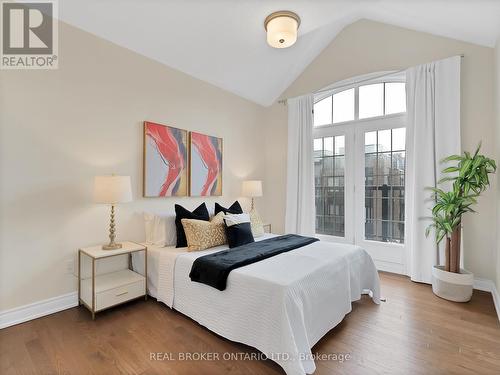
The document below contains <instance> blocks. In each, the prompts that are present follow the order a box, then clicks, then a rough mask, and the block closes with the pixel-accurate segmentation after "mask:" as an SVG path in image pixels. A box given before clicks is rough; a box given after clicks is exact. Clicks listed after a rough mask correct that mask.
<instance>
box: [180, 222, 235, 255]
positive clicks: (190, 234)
mask: <svg viewBox="0 0 500 375" xmlns="http://www.w3.org/2000/svg"><path fill="white" fill-rule="evenodd" d="M181 222H182V227H183V228H184V232H185V233H186V239H187V244H188V251H199V250H205V249H209V248H211V247H215V246H219V245H224V244H225V243H227V239H226V231H225V227H224V213H223V212H219V213H218V214H217V215H215V216H214V217H213V218H212V220H210V221H205V220H195V219H182V220H181Z"/></svg>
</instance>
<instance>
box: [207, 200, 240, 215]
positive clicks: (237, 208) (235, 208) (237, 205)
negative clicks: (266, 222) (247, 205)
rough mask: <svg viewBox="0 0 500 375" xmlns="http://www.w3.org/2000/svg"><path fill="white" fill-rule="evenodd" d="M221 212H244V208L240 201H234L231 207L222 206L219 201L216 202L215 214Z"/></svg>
mask: <svg viewBox="0 0 500 375" xmlns="http://www.w3.org/2000/svg"><path fill="white" fill-rule="evenodd" d="M219 212H224V214H242V213H243V209H242V208H241V206H240V202H238V201H236V202H234V203H233V204H232V205H231V207H229V208H225V207H222V206H221V205H220V204H219V203H217V202H215V212H214V215H217V214H218V213H219Z"/></svg>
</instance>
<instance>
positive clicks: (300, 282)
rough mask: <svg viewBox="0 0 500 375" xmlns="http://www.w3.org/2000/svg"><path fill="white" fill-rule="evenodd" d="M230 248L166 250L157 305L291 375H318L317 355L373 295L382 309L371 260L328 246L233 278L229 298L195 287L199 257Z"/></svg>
mask: <svg viewBox="0 0 500 375" xmlns="http://www.w3.org/2000/svg"><path fill="white" fill-rule="evenodd" d="M271 236H273V235H266V236H264V237H261V238H259V239H265V238H269V237H271ZM226 248H227V247H222V246H221V247H217V248H213V249H210V250H205V251H198V252H186V251H185V249H175V250H174V249H170V250H169V251H162V252H161V254H160V259H159V266H158V284H157V299H158V300H159V301H162V302H164V303H165V304H166V305H168V306H170V307H173V308H174V309H176V310H178V311H180V312H181V313H183V314H185V315H187V316H189V317H190V318H192V319H193V320H195V321H197V322H198V323H200V324H201V325H203V326H205V327H207V328H208V329H210V330H211V331H213V332H215V333H217V334H219V335H221V336H223V337H225V338H227V339H229V340H233V341H237V342H241V343H244V344H247V345H250V346H253V347H255V348H257V349H259V350H260V351H261V352H263V353H264V354H265V355H266V356H267V357H269V358H270V359H272V360H274V361H275V362H277V363H278V364H279V365H280V366H281V367H283V369H284V370H285V371H286V373H287V374H289V375H291V374H304V373H307V374H311V373H313V372H314V370H315V369H316V366H315V364H314V360H313V359H312V353H311V348H312V347H313V346H314V345H315V344H316V343H317V342H318V341H319V339H321V337H323V336H324V335H325V334H326V333H327V332H328V331H329V330H331V329H332V328H333V327H335V326H336V325H337V324H339V323H340V322H341V321H342V319H343V318H344V316H345V315H346V314H347V313H349V312H350V311H351V302H352V301H356V300H358V299H360V297H361V294H363V293H369V294H370V295H371V297H372V299H373V301H374V302H375V303H379V298H380V286H379V277H378V273H377V270H376V268H375V265H374V263H373V261H372V259H371V257H370V256H369V255H368V253H367V252H366V251H365V250H363V249H361V248H360V247H357V246H353V245H347V244H338V243H330V242H323V241H318V242H315V243H313V244H310V245H307V246H304V247H302V248H299V249H296V250H292V251H290V252H286V253H282V254H280V255H277V256H274V257H271V258H269V259H265V260H263V261H260V262H257V263H253V264H250V265H248V266H245V267H241V268H238V269H236V270H233V271H231V273H230V274H229V277H228V279H227V287H226V289H225V290H224V291H219V290H217V289H215V288H212V287H210V286H208V285H205V284H201V283H197V282H192V281H191V280H190V278H189V272H190V271H191V267H192V264H193V262H194V260H195V259H196V258H198V257H200V256H203V255H207V254H211V253H213V252H216V251H220V250H222V249H226Z"/></svg>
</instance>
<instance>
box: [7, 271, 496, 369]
mask: <svg viewBox="0 0 500 375" xmlns="http://www.w3.org/2000/svg"><path fill="white" fill-rule="evenodd" d="M381 280H382V293H383V295H384V296H385V297H386V298H387V302H385V303H382V304H381V305H380V306H377V305H375V304H373V303H372V302H371V300H370V299H369V298H367V297H363V298H362V300H360V301H358V302H355V303H353V311H352V312H351V313H350V314H349V315H348V316H346V318H345V319H344V321H343V322H342V323H341V324H340V325H338V326H337V327H336V328H334V329H333V330H332V331H330V332H329V333H328V334H327V335H326V336H325V337H324V338H323V339H322V340H321V341H320V342H319V343H318V344H317V345H316V346H315V347H314V348H313V353H320V354H325V355H328V354H329V355H330V360H322V361H318V360H317V361H316V365H317V370H316V372H315V374H382V373H383V374H387V373H391V374H499V373H500V324H499V322H498V319H497V315H496V312H495V308H494V306H493V301H492V298H491V295H490V294H489V293H485V292H479V291H474V296H473V298H472V301H471V302H469V303H466V304H459V303H452V302H448V301H445V300H442V299H440V298H438V297H436V296H434V295H433V294H432V291H431V288H430V287H429V286H428V285H423V284H416V283H412V282H411V281H409V280H408V279H407V278H406V277H402V276H397V275H391V274H386V273H381ZM156 352H162V353H173V354H172V355H173V358H172V359H168V358H166V357H163V358H162V359H163V360H151V359H150V356H151V353H156ZM207 352H213V353H219V354H218V355H219V357H220V358H221V360H219V361H210V360H198V361H195V360H191V361H185V360H184V361H183V360H179V357H178V356H179V355H181V354H182V353H193V354H194V353H207ZM224 353H226V354H224ZM227 353H232V355H233V356H234V357H235V356H240V357H242V356H244V355H245V354H246V355H251V354H253V355H257V354H258V353H259V352H257V351H256V350H254V349H252V348H249V347H247V346H245V345H242V344H237V343H233V342H231V341H228V340H225V339H223V338H221V337H220V336H217V335H215V334H213V333H211V332H210V331H208V330H207V329H205V328H203V327H201V326H199V325H198V324H197V323H195V322H194V321H192V320H190V319H189V318H187V317H185V316H183V315H182V314H180V313H178V312H176V311H172V310H170V309H169V308H167V307H166V306H165V305H163V304H160V303H158V302H154V301H152V300H149V301H147V302H145V301H142V300H141V301H136V302H131V303H129V304H127V305H124V306H121V307H117V308H114V309H112V310H108V311H106V312H103V313H101V314H99V315H98V316H97V319H96V321H92V320H91V317H90V313H89V312H88V311H87V310H86V309H85V308H83V307H79V308H73V309H69V310H66V311H63V312H60V313H57V314H53V315H50V316H46V317H44V318H40V319H37V320H34V321H31V322H27V323H24V324H20V325H17V326H14V327H10V328H6V329H3V330H1V331H0V373H1V374H31V373H40V374H54V373H65V374H90V373H92V374H119V373H122V374H223V373H226V372H227V373H229V372H230V373H231V374H283V373H284V372H283V371H282V370H281V368H280V367H279V366H278V365H276V364H275V363H274V362H272V361H270V360H247V359H248V358H244V357H243V358H242V359H241V360H236V359H234V357H233V359H230V360H222V358H224V356H227V355H230V354H227ZM332 354H349V356H350V358H349V359H348V360H344V361H343V362H342V361H339V360H337V361H334V360H331V357H332ZM215 355H217V354H214V356H215ZM157 357H158V356H157Z"/></svg>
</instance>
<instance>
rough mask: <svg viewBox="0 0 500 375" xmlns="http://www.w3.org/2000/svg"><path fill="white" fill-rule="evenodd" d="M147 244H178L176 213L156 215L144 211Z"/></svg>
mask: <svg viewBox="0 0 500 375" xmlns="http://www.w3.org/2000/svg"><path fill="white" fill-rule="evenodd" d="M144 229H145V230H146V244H148V245H154V246H159V247H165V246H172V245H175V244H176V241H177V234H176V230H175V215H156V214H152V213H149V212H144Z"/></svg>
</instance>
